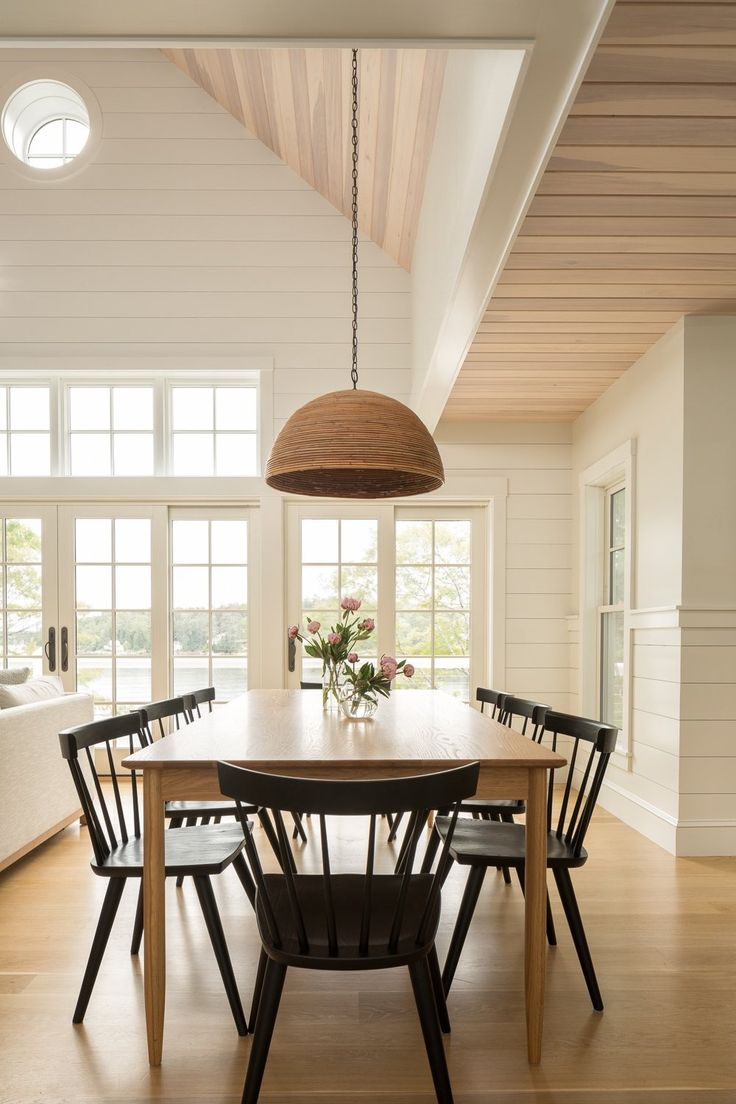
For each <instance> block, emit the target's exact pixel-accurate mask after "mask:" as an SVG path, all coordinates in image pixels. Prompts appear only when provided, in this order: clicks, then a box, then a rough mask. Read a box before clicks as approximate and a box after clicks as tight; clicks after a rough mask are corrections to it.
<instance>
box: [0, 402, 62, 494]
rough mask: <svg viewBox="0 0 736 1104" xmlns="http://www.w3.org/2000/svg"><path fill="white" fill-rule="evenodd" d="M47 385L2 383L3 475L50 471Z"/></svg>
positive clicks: (0, 472)
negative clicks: (7, 384)
mask: <svg viewBox="0 0 736 1104" xmlns="http://www.w3.org/2000/svg"><path fill="white" fill-rule="evenodd" d="M50 471H51V423H50V391H49V388H48V387H40V386H35V387H33V386H32V387H25V386H22V387H21V386H15V385H11V386H9V387H5V386H0V475H49V474H50Z"/></svg>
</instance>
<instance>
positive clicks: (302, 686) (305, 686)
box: [299, 681, 322, 690]
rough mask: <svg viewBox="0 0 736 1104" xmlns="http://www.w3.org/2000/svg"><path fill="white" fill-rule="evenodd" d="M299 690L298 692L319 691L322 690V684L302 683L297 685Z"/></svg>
mask: <svg viewBox="0 0 736 1104" xmlns="http://www.w3.org/2000/svg"><path fill="white" fill-rule="evenodd" d="M299 689H300V690H321V689H322V683H321V682H304V681H302V682H300V683H299Z"/></svg>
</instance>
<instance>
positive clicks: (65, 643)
mask: <svg viewBox="0 0 736 1104" xmlns="http://www.w3.org/2000/svg"><path fill="white" fill-rule="evenodd" d="M61 669H62V671H68V670H69V630H68V629H67V627H66V625H62V626H61Z"/></svg>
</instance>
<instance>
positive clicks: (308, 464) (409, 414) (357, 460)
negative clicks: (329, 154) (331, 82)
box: [266, 50, 445, 498]
mask: <svg viewBox="0 0 736 1104" xmlns="http://www.w3.org/2000/svg"><path fill="white" fill-rule="evenodd" d="M352 93H353V102H352V124H351V125H352V147H353V152H352V161H353V171H352V178H353V193H352V194H353V203H352V224H353V238H352V242H353V254H352V271H353V283H352V292H353V294H352V314H353V341H352V370H351V373H350V376H351V379H352V384H353V386H352V388H351V389H349V390H346V391H331V392H330V393H329V394H327V395H322V396H320V398H318V399H313V400H312V402H308V403H306V405H305V406H302V407H300V408H299V410H297V411H296V412H295V413H294V414H292V416H291V417H290V418H289V420H288V421H287V423H286V425H285V426H284V427H283V429H282V430H281V432H280V433H279V435H278V437H277V438H276V440H275V441H274V444H273V448H272V449H271V454H270V456H269V458H268V461H267V463H266V482H267V483H268V485H269V487H274V488H275V489H276V490H278V491H286V492H288V493H290V494H299V495H318V496H320V497H324V498H395V497H404V496H407V495H416V494H425V493H426V492H427V491H434V490H437V488H438V487H441V486H442V484H443V483H444V481H445V473H444V471H443V468H442V460H441V459H440V454H439V452H438V450H437V446H436V444H435V443H434V441H433V439H432V436H431V434H430V432H429V430H428V429H427V427H426V426H425V425H424V423H423V422H422V421H421V420H420V419H419V418H418V417H417V415H416V414H415V413H414V411H413V410H410V409H409V408H408V406H404V404H403V403H400V402H398V401H397V400H396V399H392V398H389V397H388V395H381V394H379V393H378V392H376V391H364V390H362V389H359V388H358V51H357V50H353V70H352Z"/></svg>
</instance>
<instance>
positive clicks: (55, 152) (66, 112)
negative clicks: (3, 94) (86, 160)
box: [2, 80, 90, 170]
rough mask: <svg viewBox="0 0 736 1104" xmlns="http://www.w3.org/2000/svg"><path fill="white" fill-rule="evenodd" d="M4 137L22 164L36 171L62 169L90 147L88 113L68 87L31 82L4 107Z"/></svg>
mask: <svg viewBox="0 0 736 1104" xmlns="http://www.w3.org/2000/svg"><path fill="white" fill-rule="evenodd" d="M2 133H3V138H4V139H5V144H6V145H7V147H8V149H10V150H11V152H12V153H14V154H15V156H16V157H17V158H18V160H19V161H23V162H24V163H25V164H26V165H29V166H31V168H35V169H41V170H48V169H56V168H60V167H62V166H64V165H66V164H68V162H70V161H73V160H74V158H75V157H77V155H78V154H79V153H81V151H82V150H83V149H84V147H85V145H86V144H87V140H88V138H89V133H90V118H89V111H88V109H87V105H86V104H85V102H84V100H83V99H82V97H81V96H80V94H79V92H77V91H76V89H74V88H71V87H70V86H69V85H68V84H63V83H62V82H61V81H56V80H35V81H29V82H28V83H27V84H24V85H22V86H21V87H20V88H17V89H16V90H15V92H13V94H12V95H11V96H10V98H9V99H8V100H7V102H6V103H5V106H4V108H3V113H2Z"/></svg>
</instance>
